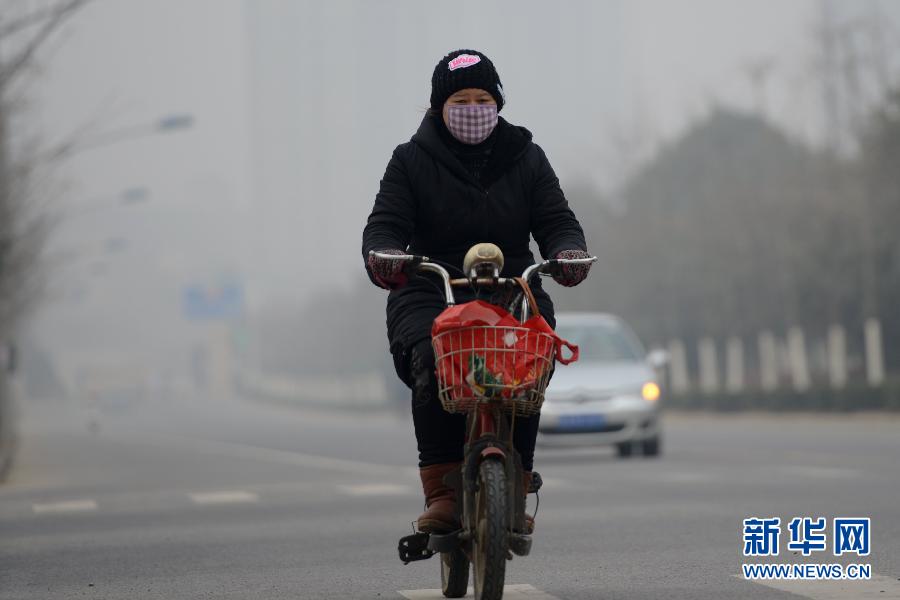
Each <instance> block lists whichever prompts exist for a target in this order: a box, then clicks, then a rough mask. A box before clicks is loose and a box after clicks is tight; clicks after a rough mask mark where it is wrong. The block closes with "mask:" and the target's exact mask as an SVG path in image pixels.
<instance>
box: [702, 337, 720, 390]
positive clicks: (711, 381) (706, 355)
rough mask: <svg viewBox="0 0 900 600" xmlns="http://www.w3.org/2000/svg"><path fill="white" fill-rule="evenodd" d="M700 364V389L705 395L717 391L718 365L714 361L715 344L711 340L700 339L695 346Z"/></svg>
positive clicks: (706, 338)
mask: <svg viewBox="0 0 900 600" xmlns="http://www.w3.org/2000/svg"><path fill="white" fill-rule="evenodd" d="M697 354H698V358H699V363H700V389H701V390H702V391H704V392H706V393H713V392H717V391H718V390H719V372H718V371H719V365H718V364H717V362H718V361H717V360H716V343H715V342H714V341H713V340H712V338H708V337H705V338H702V339H701V340H700V342H699V343H698V345H697Z"/></svg>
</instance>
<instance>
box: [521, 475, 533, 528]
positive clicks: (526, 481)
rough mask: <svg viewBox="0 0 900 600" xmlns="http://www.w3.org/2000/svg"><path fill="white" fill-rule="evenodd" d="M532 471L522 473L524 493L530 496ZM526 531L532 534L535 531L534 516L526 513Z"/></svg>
mask: <svg viewBox="0 0 900 600" xmlns="http://www.w3.org/2000/svg"><path fill="white" fill-rule="evenodd" d="M531 477H532V475H531V471H524V472H523V473H522V495H523V496H525V497H526V498H527V497H528V490H530V489H531ZM525 533H527V534H528V535H531V534H532V533H534V517H532V516H531V515H529V514H528V513H525Z"/></svg>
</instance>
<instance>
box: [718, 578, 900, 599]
mask: <svg viewBox="0 0 900 600" xmlns="http://www.w3.org/2000/svg"><path fill="white" fill-rule="evenodd" d="M735 577H737V578H738V579H743V580H744V581H750V582H751V583H756V584H758V585H764V586H766V587H770V588H774V589H776V590H781V591H782V592H790V593H791V594H796V595H798V596H803V597H804V598H810V600H849V599H851V598H852V599H853V600H870V599H874V598H878V599H879V600H898V599H900V580H898V579H897V578H896V577H888V576H885V575H876V574H874V573H873V574H872V579H854V580H853V581H849V580H847V581H798V580H793V581H792V580H786V579H773V580H761V579H744V577H743V576H742V575H735Z"/></svg>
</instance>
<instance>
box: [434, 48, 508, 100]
mask: <svg viewBox="0 0 900 600" xmlns="http://www.w3.org/2000/svg"><path fill="white" fill-rule="evenodd" d="M467 88H478V89H480V90H484V91H486V92H487V93H489V94H490V95H491V96H493V97H494V100H496V101H497V110H498V111H499V110H501V109H502V108H503V104H504V101H505V99H504V97H503V95H504V94H503V86H502V85H501V84H500V76H499V75H497V69H495V68H494V63H492V62H491V59H489V58H488V57H487V56H485V55H484V54H482V53H481V52H478V51H477V50H454V51H453V52H451V53H450V54H448V55H447V56H445V57H444V58H442V59H441V61H440V62H439V63H438V64H437V66H436V67H435V68H434V73H433V74H432V75H431V108H432V109H434V110H441V109H442V108H443V107H444V102H446V101H447V98H449V97H450V96H452V95H453V94H455V93H456V92H458V91H459V90H464V89H467Z"/></svg>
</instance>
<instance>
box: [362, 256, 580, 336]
mask: <svg viewBox="0 0 900 600" xmlns="http://www.w3.org/2000/svg"><path fill="white" fill-rule="evenodd" d="M369 256H374V257H375V258H381V259H384V260H397V261H404V262H408V263H410V264H412V265H413V266H414V267H415V268H416V270H417V271H425V272H429V273H436V274H437V275H439V276H440V277H441V279H442V280H443V282H444V297H445V298H446V300H447V306H453V305H455V304H456V299H455V298H454V296H453V288H454V287H468V286H470V285H472V284H473V283H474V284H475V285H510V284H515V283H516V280H515V279H513V278H512V277H498V278H497V279H494V278H492V277H480V278H478V279H476V280H474V281H472V280H469V279H450V273H449V272H447V269H445V268H444V267H442V266H441V265H439V264H437V263H434V262H431V259H430V258H428V257H427V256H422V255H419V254H388V253H386V252H376V251H375V250H370V251H369ZM596 260H597V257H596V256H591V257H589V258H551V259H550V260H545V261H542V262H539V263H535V264H533V265H529V266H528V267H526V268H525V270H524V271H522V279H524V280H525V281H527V282H530V281H531V278H532V277H534V276H535V275H539V274H541V273H547V272H549V271H550V270H551V269H553V268H554V267H557V266H559V265H587V264H590V263H593V262H595V261H596ZM527 318H528V302H527V300H526V299H524V298H523V300H522V321H523V322H524V321H525V320H527Z"/></svg>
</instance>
